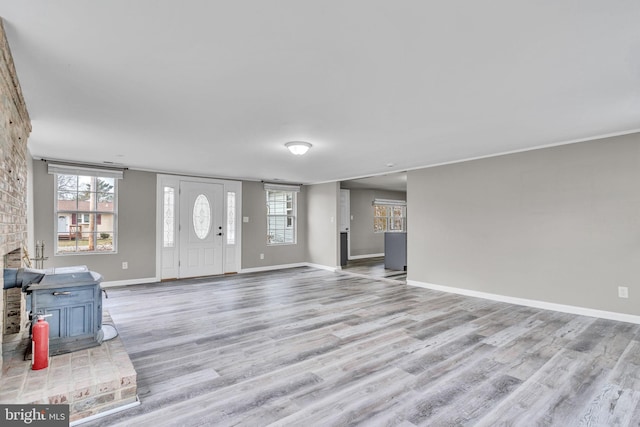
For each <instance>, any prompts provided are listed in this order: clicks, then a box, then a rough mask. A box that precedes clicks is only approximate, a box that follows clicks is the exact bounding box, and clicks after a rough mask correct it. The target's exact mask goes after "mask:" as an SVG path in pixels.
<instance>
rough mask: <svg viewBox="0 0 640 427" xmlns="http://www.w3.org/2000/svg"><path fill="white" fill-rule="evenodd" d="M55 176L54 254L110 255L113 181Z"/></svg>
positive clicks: (97, 177)
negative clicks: (93, 253)
mask: <svg viewBox="0 0 640 427" xmlns="http://www.w3.org/2000/svg"><path fill="white" fill-rule="evenodd" d="M55 176H56V210H57V212H56V217H57V219H58V220H57V224H56V236H57V239H56V253H57V254H69V253H86V252H114V251H115V223H116V222H115V220H116V204H115V201H116V179H114V178H111V177H100V176H85V175H70V174H69V175H67V174H56V175H55Z"/></svg>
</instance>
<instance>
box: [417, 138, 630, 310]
mask: <svg viewBox="0 0 640 427" xmlns="http://www.w3.org/2000/svg"><path fill="white" fill-rule="evenodd" d="M407 194H408V217H409V221H410V225H409V228H410V233H409V235H408V275H409V276H408V278H409V280H415V281H419V282H426V283H433V284H437V285H444V286H452V287H457V288H464V289H469V290H477V291H482V292H489V293H495V294H501V295H507V296H513V297H520V298H528V299H534V300H539V301H547V302H553V303H558V304H567V305H573V306H580V307H587V308H593V309H600V310H607V311H614V312H619V313H627V314H633V315H640V244H639V243H640V134H634V135H627V136H620V137H615V138H608V139H603V140H599V141H591V142H583V143H579V144H572V145H565V146H561V147H556V148H548V149H542V150H536V151H529V152H525V153H519V154H512V155H505V156H500V157H494V158H489V159H483V160H475V161H469V162H465V163H459V164H453V165H446V166H440V167H434V168H428V169H422V170H416V171H411V172H409V174H408V190H407ZM618 286H628V287H629V299H620V298H618V296H617V288H618Z"/></svg>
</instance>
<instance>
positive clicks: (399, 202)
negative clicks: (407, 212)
mask: <svg viewBox="0 0 640 427" xmlns="http://www.w3.org/2000/svg"><path fill="white" fill-rule="evenodd" d="M371 204H372V205H383V206H406V205H407V201H406V200H392V199H373V202H371Z"/></svg>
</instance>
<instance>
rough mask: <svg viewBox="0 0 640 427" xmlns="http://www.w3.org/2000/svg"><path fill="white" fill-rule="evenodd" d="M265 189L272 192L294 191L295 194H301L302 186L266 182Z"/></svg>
mask: <svg viewBox="0 0 640 427" xmlns="http://www.w3.org/2000/svg"><path fill="white" fill-rule="evenodd" d="M263 184H264V189H265V190H270V191H293V192H294V193H298V192H300V187H302V185H300V184H276V183H270V182H264V181H263Z"/></svg>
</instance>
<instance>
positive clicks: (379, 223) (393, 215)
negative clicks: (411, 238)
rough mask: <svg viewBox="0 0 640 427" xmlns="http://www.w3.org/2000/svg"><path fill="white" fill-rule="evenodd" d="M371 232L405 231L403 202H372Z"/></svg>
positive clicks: (405, 211) (405, 212)
mask: <svg viewBox="0 0 640 427" xmlns="http://www.w3.org/2000/svg"><path fill="white" fill-rule="evenodd" d="M373 231H374V233H384V232H386V231H395V232H404V231H407V206H406V203H405V202H404V201H397V202H395V203H394V201H392V200H385V201H380V200H378V201H376V200H374V202H373Z"/></svg>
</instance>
